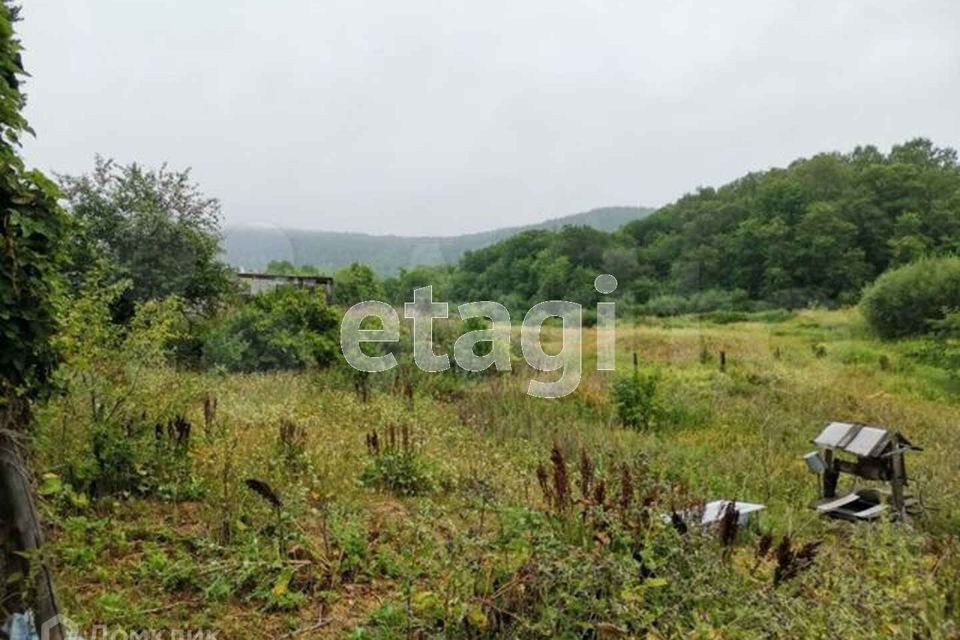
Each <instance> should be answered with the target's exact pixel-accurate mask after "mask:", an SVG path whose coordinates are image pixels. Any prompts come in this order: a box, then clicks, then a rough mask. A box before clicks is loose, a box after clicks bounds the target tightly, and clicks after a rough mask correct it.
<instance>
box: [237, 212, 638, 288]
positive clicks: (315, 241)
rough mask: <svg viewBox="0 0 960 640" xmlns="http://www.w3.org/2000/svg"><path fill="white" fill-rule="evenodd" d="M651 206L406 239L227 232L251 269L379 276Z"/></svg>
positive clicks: (240, 261)
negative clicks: (351, 268) (309, 268)
mask: <svg viewBox="0 0 960 640" xmlns="http://www.w3.org/2000/svg"><path fill="white" fill-rule="evenodd" d="M653 211H654V209H653V208H648V207H602V208H598V209H592V210H590V211H585V212H582V213H576V214H573V215H569V216H563V217H560V218H552V219H550V220H545V221H543V222H539V223H536V224H532V225H525V226H519V227H506V228H503V229H494V230H492V231H482V232H478V233H469V234H464V235H459V236H449V237H442V236H436V237H431V236H419V237H404V236H394V235H383V236H380V235H371V234H366V233H345V232H335V231H307V230H298V229H279V228H277V229H269V228H261V227H234V228H232V229H227V230H226V231H225V233H224V238H223V248H224V251H225V254H226V256H225V259H226V261H227V263H228V264H230V265H232V266H234V267H237V268H242V269H244V270H247V271H256V270H261V269H264V268H265V267H266V265H267V263H268V262H270V261H271V260H289V261H290V262H292V263H293V264H296V265H307V264H310V265H314V266H316V267H318V268H320V269H321V270H323V271H333V270H336V269H338V268H340V267H343V266H345V265H348V264H350V263H351V262H365V263H367V264H369V265H370V266H371V267H373V268H374V269H375V270H376V271H378V272H379V273H381V274H384V275H389V274H393V273H395V272H396V271H397V270H398V269H400V268H401V267H411V266H414V265H417V264H429V265H436V264H450V263H454V262H456V261H457V260H458V259H459V258H460V256H461V255H463V254H464V253H465V252H466V251H469V250H472V249H480V248H482V247H486V246H489V245H491V244H494V243H495V242H498V241H500V240H503V239H504V238H508V237H510V236H512V235H515V234H517V233H520V232H522V231H527V230H530V229H558V228H560V227H563V226H565V225H585V226H589V227H593V228H596V229H600V230H603V231H613V230H615V229H618V228H620V227H621V226H623V225H624V224H626V223H628V222H631V221H633V220H638V219H641V218H644V217H646V216H647V215H649V214H651V213H653Z"/></svg>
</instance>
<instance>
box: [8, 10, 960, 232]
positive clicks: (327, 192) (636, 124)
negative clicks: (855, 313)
mask: <svg viewBox="0 0 960 640" xmlns="http://www.w3.org/2000/svg"><path fill="white" fill-rule="evenodd" d="M24 4H25V5H26V6H25V7H24V11H23V14H24V19H25V20H24V22H23V23H21V25H20V33H21V36H22V40H23V42H24V45H25V47H26V49H27V51H26V53H25V55H24V62H25V64H26V65H27V67H28V71H29V72H30V73H31V74H32V75H33V78H32V79H31V80H30V82H29V85H28V88H27V91H28V93H29V106H28V110H27V115H28V117H29V118H30V121H31V124H32V125H33V127H34V128H35V129H36V131H37V138H36V140H33V141H30V142H28V143H27V145H26V153H27V158H28V160H29V161H30V162H31V163H32V164H33V165H36V166H39V167H40V168H42V169H44V170H52V171H57V172H61V173H78V172H83V171H87V170H89V169H90V167H91V166H92V164H93V156H94V154H96V153H100V154H102V155H105V156H108V157H114V158H116V159H117V160H120V161H123V162H129V161H134V160H135V161H138V162H141V163H146V164H154V165H156V164H160V163H162V162H168V163H169V164H170V165H171V166H172V167H175V168H183V167H188V166H189V167H192V168H193V171H194V177H195V178H196V179H197V180H198V181H199V182H200V184H201V186H202V187H203V189H204V190H205V191H206V192H207V193H209V194H210V195H214V196H217V197H218V198H220V199H221V201H222V202H223V206H224V215H225V217H226V222H227V223H228V224H239V223H264V224H271V225H281V226H287V227H299V228H309V229H326V230H338V231H364V232H371V233H395V234H402V235H417V234H434V235H451V234H457V233H461V232H467V231H479V230H485V229H492V228H496V227H501V226H508V225H517V224H524V223H529V222H535V221H539V220H542V219H545V218H549V217H556V216H559V215H565V214H569V213H575V212H578V211H582V210H586V209H589V208H593V207H598V206H605V205H616V204H646V205H660V204H664V203H666V202H669V201H671V200H673V199H675V198H677V197H678V196H680V195H682V194H683V193H685V192H688V191H690V190H693V189H695V188H696V187H697V186H698V185H718V184H721V183H723V182H726V181H729V180H731V179H733V178H736V177H737V176H739V175H741V174H743V173H745V172H747V171H750V170H755V169H764V168H767V167H770V166H776V165H783V164H786V163H788V162H789V161H790V160H792V159H794V158H796V157H798V156H802V155H808V154H812V153H816V152H818V151H821V150H832V149H840V150H849V149H851V148H852V147H853V146H855V145H857V144H860V143H875V144H878V145H880V146H882V147H884V148H886V147H888V146H889V145H891V144H893V143H895V142H899V141H903V140H905V139H907V138H910V137H914V136H917V135H924V136H928V137H930V138H932V139H933V140H934V141H935V142H936V143H937V144H939V145H941V146H960V38H958V34H960V2H957V1H956V0H928V1H913V2H906V1H904V2H891V1H889V0H875V1H837V0H833V1H829V2H817V1H811V0H803V1H801V0H797V1H786V0H756V1H751V2H722V3H720V2H707V1H701V2H690V1H677V0H671V1H669V2H668V1H666V0H663V1H661V2H642V3H641V2H639V1H638V0H623V1H604V0H593V1H590V2H571V1H566V0H527V1H523V2H517V1H516V0H510V1H500V0H483V1H480V2H453V1H450V0H446V1H443V0H437V1H435V2H426V1H422V0H403V1H397V0H392V1H388V0H384V1H382V2H372V1H366V0H28V1H27V2H25V3H24ZM641 5H642V6H641Z"/></svg>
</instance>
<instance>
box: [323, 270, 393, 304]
mask: <svg viewBox="0 0 960 640" xmlns="http://www.w3.org/2000/svg"><path fill="white" fill-rule="evenodd" d="M333 282H334V285H333V303H334V304H338V305H341V306H344V307H350V306H353V305H355V304H356V303H358V302H364V301H366V300H382V299H383V297H384V291H383V283H382V282H381V281H380V279H379V278H378V277H377V274H376V273H374V272H373V269H371V268H370V267H368V266H367V265H365V264H360V263H359V262H354V263H353V264H351V265H350V266H348V267H344V268H343V269H340V270H339V271H337V272H336V273H335V274H334V276H333Z"/></svg>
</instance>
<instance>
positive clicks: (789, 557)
mask: <svg viewBox="0 0 960 640" xmlns="http://www.w3.org/2000/svg"><path fill="white" fill-rule="evenodd" d="M553 337H554V339H559V336H558V335H557V334H554V335H553ZM594 344H595V340H594V333H593V332H592V331H587V333H586V334H585V336H584V347H585V354H584V379H583V381H582V383H581V385H580V388H579V389H578V391H577V392H576V393H574V394H572V395H571V396H568V397H566V398H563V399H560V400H555V401H548V400H541V399H537V398H532V397H529V396H527V395H525V393H524V390H525V387H526V383H527V381H528V379H529V375H530V374H529V372H528V371H527V370H526V369H525V368H523V367H521V366H520V365H519V364H518V365H516V366H515V369H514V372H513V373H512V374H494V373H490V374H486V375H467V374H463V373H445V374H419V375H413V374H412V373H409V372H408V373H406V374H403V375H394V374H393V373H388V374H382V376H380V377H378V376H376V375H374V376H371V377H370V378H361V377H358V376H356V375H355V374H352V373H351V372H349V371H347V370H345V369H341V368H338V367H334V368H331V369H329V370H321V371H315V372H309V373H300V374H291V373H276V374H250V375H241V374H225V373H224V374H220V375H218V374H210V373H204V374H199V373H191V372H184V371H175V370H173V369H171V368H167V367H165V366H149V365H147V366H143V363H141V362H136V361H133V362H128V363H126V364H125V365H124V367H125V369H124V371H123V372H122V373H123V375H122V376H119V377H118V375H117V373H116V372H111V371H109V370H102V369H100V370H98V369H97V368H96V367H95V366H91V368H90V372H93V373H88V376H89V377H91V378H95V377H96V376H97V375H102V376H105V378H106V379H107V381H108V382H109V381H111V380H112V381H113V383H114V384H113V385H112V386H110V387H109V388H110V393H111V394H112V395H111V396H110V398H108V399H104V398H103V397H97V393H101V396H102V390H101V391H98V389H100V387H98V386H97V384H96V383H95V382H93V381H92V380H88V379H84V378H82V376H80V374H79V373H78V377H77V380H78V381H79V382H78V384H76V385H74V386H73V387H72V389H73V391H71V392H69V393H67V394H66V395H61V396H58V397H55V398H53V399H51V400H49V401H48V402H47V403H46V404H45V405H43V406H41V407H39V409H38V415H39V420H40V425H39V428H38V430H37V432H36V435H35V443H34V451H35V456H36V460H35V465H36V466H35V468H36V469H37V470H38V473H39V474H42V477H41V493H42V494H43V496H44V497H43V501H44V503H43V508H44V509H45V511H46V512H47V513H48V515H49V517H48V520H49V522H51V523H52V530H51V532H50V536H51V538H52V540H53V542H54V544H53V551H52V553H53V554H54V556H55V558H54V564H55V566H56V569H57V573H58V579H59V587H60V590H61V595H62V598H63V601H64V604H65V608H66V609H67V611H68V612H69V614H70V616H71V617H72V618H73V619H74V620H76V621H77V622H79V623H81V625H82V626H83V627H86V628H89V626H90V625H93V624H105V625H108V626H109V627H111V628H114V627H116V628H124V629H128V630H133V629H153V628H181V629H182V628H194V629H197V628H207V629H219V630H220V637H229V638H256V637H263V638H276V637H282V636H284V635H287V634H289V635H291V636H293V637H321V638H378V639H387V638H494V637H496V638H500V637H504V638H633V637H635V638H668V637H684V638H753V637H780V638H805V637H818V638H850V637H899V638H955V637H960V557H958V555H960V554H958V551H960V542H958V537H957V536H958V535H960V456H958V453H957V452H958V451H960V420H958V418H960V407H958V404H957V398H958V396H957V392H958V390H960V380H958V379H957V378H956V377H955V375H954V373H953V372H951V371H950V370H948V369H947V368H945V367H944V366H943V365H942V364H941V360H940V359H938V357H937V356H938V354H937V352H936V348H935V347H933V346H931V345H930V344H927V343H925V342H921V341H915V342H906V341H901V342H891V343H886V342H880V341H877V340H876V339H874V338H871V337H869V336H868V334H867V333H866V331H865V330H864V329H863V328H862V321H861V319H860V317H859V315H858V314H857V312H855V311H807V312H802V313H798V314H796V315H791V314H786V313H770V314H767V315H753V316H749V317H740V316H731V317H722V316H715V317H714V318H713V320H712V321H711V320H701V319H695V318H681V319H673V320H662V321H661V320H657V321H638V322H637V323H636V324H633V325H631V324H630V323H629V322H628V321H627V320H625V319H621V322H620V326H619V328H618V367H619V371H618V372H617V373H616V374H613V373H609V372H597V371H595V368H596V367H595V354H594V353H593V351H594V350H595V348H594ZM548 350H549V347H548ZM721 351H723V352H724V353H725V354H726V366H725V368H724V369H723V370H721V367H720V362H719V354H720V352H721ZM633 353H636V354H637V357H638V360H639V365H640V369H639V371H638V374H637V375H638V378H639V379H640V380H641V381H642V382H644V383H646V384H647V386H646V389H647V390H648V391H649V393H646V394H643V393H641V394H639V395H640V396H642V397H640V398H639V399H635V400H634V402H635V403H639V405H637V406H632V407H629V409H632V410H633V413H632V414H631V415H635V416H639V418H638V420H637V421H636V422H637V424H638V425H639V426H637V427H634V428H625V427H624V426H622V424H621V420H620V417H621V415H622V412H618V407H617V404H616V402H615V397H614V386H615V385H614V382H615V380H617V379H622V378H624V376H630V375H631V373H630V371H631V369H632V366H631V359H632V354H633ZM80 364H82V363H80ZM77 366H79V365H77ZM84 385H85V386H84ZM621 400H623V398H622V397H621ZM628 413H629V412H628ZM178 416H180V417H182V418H183V419H182V420H178ZM831 420H845V421H860V422H865V423H876V424H882V425H888V426H890V427H892V428H896V429H899V430H901V431H902V432H903V433H904V434H905V435H907V437H909V438H910V439H911V440H912V441H913V442H914V443H916V444H918V445H920V446H922V447H923V448H924V451H923V452H921V453H917V454H915V455H914V456H912V457H911V458H910V459H909V460H908V471H909V473H910V474H911V487H910V492H911V493H912V494H913V495H914V496H918V497H919V498H920V499H921V501H922V503H923V504H924V505H925V507H926V515H925V516H924V517H922V518H918V519H915V520H912V521H910V522H908V523H906V524H891V523H879V524H873V525H853V524H849V523H842V522H835V521H828V520H823V519H820V518H818V517H817V515H816V514H815V513H814V512H813V511H812V510H811V509H810V508H809V503H810V502H811V501H812V500H813V499H814V498H815V497H816V492H817V484H816V478H815V476H813V475H811V474H810V473H809V472H808V471H807V469H806V466H805V464H804V462H803V460H802V456H803V454H805V453H807V452H808V451H810V450H811V449H812V448H813V447H812V445H811V444H810V440H811V439H812V438H813V437H814V436H816V435H817V433H818V432H819V430H820V429H821V428H822V427H823V425H824V424H825V423H826V422H828V421H831ZM185 422H189V423H190V425H191V428H189V433H187V429H186V428H185V427H184V426H183V425H184V423H185ZM158 425H159V426H158ZM845 488H846V487H844V486H841V490H844V489H845ZM717 498H728V499H731V498H736V499H740V500H746V501H752V502H760V503H764V504H766V505H767V509H766V511H764V512H763V513H762V515H761V517H760V519H759V521H758V522H757V523H756V524H755V525H753V526H751V527H748V528H745V529H743V530H740V531H736V530H732V531H731V530H729V529H730V527H721V528H720V529H719V530H718V529H708V530H703V531H701V530H700V529H699V528H698V527H695V526H689V527H687V526H682V525H680V523H678V522H671V521H670V518H669V514H670V513H671V512H673V511H679V510H683V509H686V508H690V507H692V506H695V505H697V504H699V503H702V502H703V501H704V500H712V499H717ZM664 515H666V516H667V518H666V519H665V518H664V517H663V516H664Z"/></svg>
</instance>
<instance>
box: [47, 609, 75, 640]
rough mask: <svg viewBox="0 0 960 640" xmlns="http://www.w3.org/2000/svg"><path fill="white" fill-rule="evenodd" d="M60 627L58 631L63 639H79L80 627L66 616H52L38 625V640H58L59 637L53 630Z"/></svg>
mask: <svg viewBox="0 0 960 640" xmlns="http://www.w3.org/2000/svg"><path fill="white" fill-rule="evenodd" d="M58 626H59V627H60V630H61V631H62V633H63V637H64V638H65V639H67V640H79V638H80V627H79V626H77V624H76V623H75V622H74V621H73V620H71V619H70V618H68V617H66V616H59V615H58V616H53V617H52V618H50V619H49V620H47V621H46V622H44V623H43V624H42V625H40V640H54V639H56V640H59V638H60V635H58V634H57V633H56V632H55V631H54V629H56V628H57V627H58Z"/></svg>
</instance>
